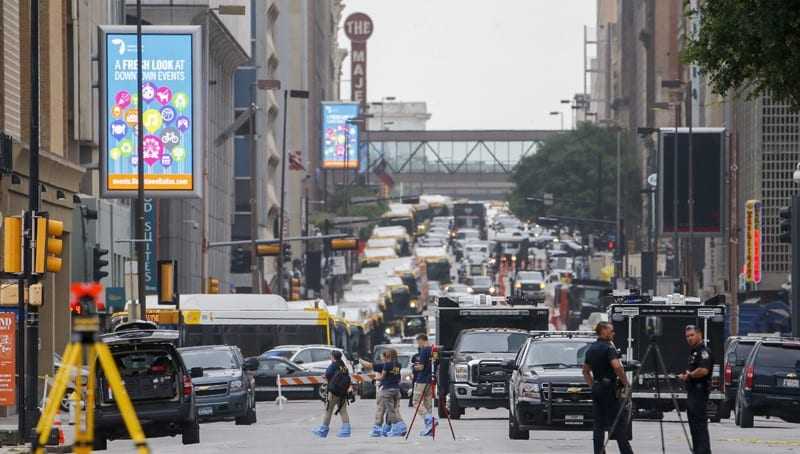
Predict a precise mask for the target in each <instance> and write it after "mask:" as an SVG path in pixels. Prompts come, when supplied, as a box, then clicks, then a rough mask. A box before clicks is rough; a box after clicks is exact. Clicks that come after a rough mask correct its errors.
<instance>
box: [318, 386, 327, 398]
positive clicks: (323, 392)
mask: <svg viewBox="0 0 800 454" xmlns="http://www.w3.org/2000/svg"><path fill="white" fill-rule="evenodd" d="M317 398H319V400H322V401H324V400H325V399H327V398H328V385H325V384H322V385H319V386H317Z"/></svg>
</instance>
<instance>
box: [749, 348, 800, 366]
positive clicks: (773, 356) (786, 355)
mask: <svg viewBox="0 0 800 454" xmlns="http://www.w3.org/2000/svg"><path fill="white" fill-rule="evenodd" d="M754 362H755V365H756V367H775V368H785V369H792V370H794V369H795V368H798V367H800V345H796V346H792V347H791V348H784V347H779V346H777V345H763V346H762V347H761V348H760V349H759V350H758V357H757V358H756V359H755V361H754Z"/></svg>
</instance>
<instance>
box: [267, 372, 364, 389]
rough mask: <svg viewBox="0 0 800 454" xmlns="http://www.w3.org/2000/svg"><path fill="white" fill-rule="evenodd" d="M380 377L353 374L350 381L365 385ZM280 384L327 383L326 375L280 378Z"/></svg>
mask: <svg viewBox="0 0 800 454" xmlns="http://www.w3.org/2000/svg"><path fill="white" fill-rule="evenodd" d="M377 377H378V374H376V373H369V374H351V375H350V379H351V380H352V381H353V383H363V382H365V381H366V382H369V381H373V380H375V379H376V378H377ZM278 383H279V384H280V385H281V386H300V385H321V384H323V383H326V380H325V376H324V375H317V376H309V377H289V378H287V377H278Z"/></svg>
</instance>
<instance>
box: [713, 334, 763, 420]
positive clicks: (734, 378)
mask: <svg viewBox="0 0 800 454" xmlns="http://www.w3.org/2000/svg"><path fill="white" fill-rule="evenodd" d="M758 340H759V338H757V337H748V336H731V337H729V338H728V339H727V340H726V341H725V358H724V362H723V365H722V368H723V369H722V370H723V389H724V392H725V401H724V403H723V407H724V408H723V411H722V412H721V414H720V416H721V417H723V418H730V417H731V411H733V409H734V408H736V394H737V393H738V391H739V377H740V376H741V375H742V370H744V363H745V361H747V357H748V356H749V355H750V352H751V351H752V350H753V347H755V345H756V342H758Z"/></svg>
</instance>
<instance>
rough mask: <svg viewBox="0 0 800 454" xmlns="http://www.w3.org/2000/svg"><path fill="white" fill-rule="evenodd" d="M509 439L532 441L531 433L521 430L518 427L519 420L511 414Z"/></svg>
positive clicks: (509, 418)
mask: <svg viewBox="0 0 800 454" xmlns="http://www.w3.org/2000/svg"><path fill="white" fill-rule="evenodd" d="M508 438H509V440H530V439H531V433H530V432H529V431H527V430H520V428H519V425H517V418H516V417H514V415H512V414H511V412H509V414H508Z"/></svg>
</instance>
